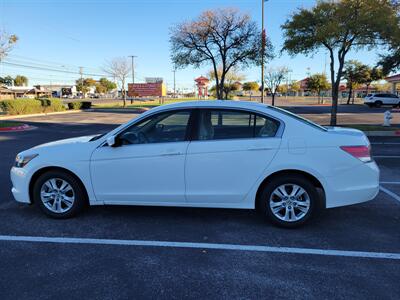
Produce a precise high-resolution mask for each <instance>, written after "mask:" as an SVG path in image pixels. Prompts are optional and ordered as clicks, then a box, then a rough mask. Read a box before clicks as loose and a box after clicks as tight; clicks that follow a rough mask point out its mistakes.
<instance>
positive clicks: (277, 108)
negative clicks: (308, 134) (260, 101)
mask: <svg viewBox="0 0 400 300" xmlns="http://www.w3.org/2000/svg"><path fill="white" fill-rule="evenodd" d="M268 108H269V109H272V110H275V111H278V112H280V113H282V114H284V115H286V116H288V117H291V118H294V119H296V120H298V121H300V122H302V123H305V124H307V125H310V126H312V127H314V128H317V129H319V130H323V131H327V129H326V128H325V127H324V126H321V125H318V124H316V123H314V122H312V121H310V120H307V119H305V118H303V117H300V116H299V115H296V114H294V113H292V112H290V111H287V110H285V109H282V108H279V107H276V106H268Z"/></svg>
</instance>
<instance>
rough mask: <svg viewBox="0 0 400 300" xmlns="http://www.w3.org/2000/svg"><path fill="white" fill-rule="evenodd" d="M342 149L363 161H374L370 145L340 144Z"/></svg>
mask: <svg viewBox="0 0 400 300" xmlns="http://www.w3.org/2000/svg"><path fill="white" fill-rule="evenodd" d="M340 149H342V150H343V151H345V152H347V153H349V154H350V155H351V156H353V157H355V158H358V159H359V160H361V161H362V162H369V161H372V158H371V149H370V147H369V146H340Z"/></svg>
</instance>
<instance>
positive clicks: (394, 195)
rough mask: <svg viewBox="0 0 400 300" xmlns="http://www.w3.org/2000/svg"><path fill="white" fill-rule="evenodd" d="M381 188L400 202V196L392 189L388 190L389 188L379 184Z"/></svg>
mask: <svg viewBox="0 0 400 300" xmlns="http://www.w3.org/2000/svg"><path fill="white" fill-rule="evenodd" d="M379 189H380V190H381V191H382V192H384V193H386V194H388V195H389V196H391V197H392V198H394V199H395V200H397V201H399V202H400V196H398V195H396V194H395V193H393V192H392V191H390V190H388V189H387V188H384V187H383V186H379Z"/></svg>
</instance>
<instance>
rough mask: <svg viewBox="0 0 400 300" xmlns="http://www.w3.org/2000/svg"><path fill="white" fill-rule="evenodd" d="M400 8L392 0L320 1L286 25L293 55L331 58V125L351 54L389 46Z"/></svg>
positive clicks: (286, 46) (287, 49)
mask: <svg viewBox="0 0 400 300" xmlns="http://www.w3.org/2000/svg"><path fill="white" fill-rule="evenodd" d="M397 11H398V7H397V6H396V5H395V4H394V3H393V1H389V0H342V1H327V0H325V1H318V2H317V3H316V4H315V6H313V7H311V8H301V9H299V10H298V11H297V12H296V13H295V14H293V15H292V16H290V17H289V19H288V20H287V21H286V22H285V24H284V25H282V29H283V30H284V36H285V41H284V46H283V50H286V51H287V52H288V53H289V54H291V55H296V54H305V55H309V54H313V53H315V52H317V51H318V50H319V49H321V48H325V49H326V50H327V51H328V53H329V57H330V79H331V83H332V108H331V121H330V123H331V125H336V121H337V120H336V115H337V105H338V98H339V86H340V79H341V78H342V76H343V68H344V63H345V60H346V55H347V54H348V53H349V51H350V50H352V49H353V50H359V49H363V48H367V49H371V48H372V47H374V46H377V45H381V44H382V43H388V41H387V40H388V36H389V33H390V32H391V31H392V30H393V28H394V30H395V31H397V30H398V28H399V22H398V16H397V14H396V12H397Z"/></svg>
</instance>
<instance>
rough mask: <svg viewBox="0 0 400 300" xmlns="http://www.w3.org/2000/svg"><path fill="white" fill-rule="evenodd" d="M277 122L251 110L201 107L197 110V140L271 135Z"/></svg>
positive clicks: (275, 130)
mask: <svg viewBox="0 0 400 300" xmlns="http://www.w3.org/2000/svg"><path fill="white" fill-rule="evenodd" d="M278 128H279V122H278V121H276V120H274V119H271V118H268V117H265V116H261V115H258V114H255V113H253V112H246V111H238V110H224V109H202V110H200V111H199V125H198V132H197V137H198V139H199V140H222V139H246V138H255V137H273V136H275V135H276V132H277V131H278Z"/></svg>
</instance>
